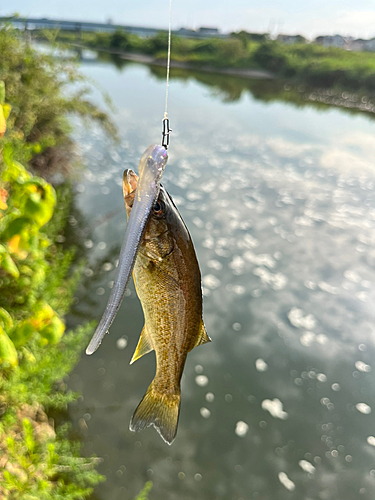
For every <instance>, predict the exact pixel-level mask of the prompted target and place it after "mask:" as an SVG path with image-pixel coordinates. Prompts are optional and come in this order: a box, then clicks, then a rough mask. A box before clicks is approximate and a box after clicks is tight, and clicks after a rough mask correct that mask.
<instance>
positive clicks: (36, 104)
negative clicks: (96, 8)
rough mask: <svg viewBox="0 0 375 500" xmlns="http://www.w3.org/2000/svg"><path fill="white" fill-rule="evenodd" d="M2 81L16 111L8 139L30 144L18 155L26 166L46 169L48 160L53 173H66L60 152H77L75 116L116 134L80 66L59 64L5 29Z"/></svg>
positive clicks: (0, 40)
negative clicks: (74, 146) (71, 117)
mask: <svg viewBox="0 0 375 500" xmlns="http://www.w3.org/2000/svg"><path fill="white" fill-rule="evenodd" d="M50 38H51V37H50ZM0 80H2V81H3V84H4V85H5V88H6V93H7V100H8V102H9V104H10V105H11V106H12V113H11V114H10V116H9V120H8V127H9V128H10V129H11V133H10V134H9V135H8V139H9V140H13V139H15V140H16V141H17V140H19V141H22V142H23V143H24V144H23V147H22V148H19V149H17V150H16V151H15V155H16V157H17V160H18V161H21V162H23V163H25V162H28V161H29V160H30V159H31V157H33V156H34V159H33V165H34V167H35V166H41V165H43V166H45V163H46V162H43V161H42V158H43V155H44V156H46V157H48V167H49V168H52V166H54V167H55V168H62V167H63V163H66V160H67V156H68V155H67V154H65V155H64V156H63V157H62V158H61V155H57V152H58V151H59V149H58V148H57V147H56V146H60V147H62V146H64V148H65V149H66V150H67V151H71V149H72V147H71V146H72V143H71V140H70V139H69V133H71V132H72V129H71V126H70V124H69V121H68V118H67V117H68V115H69V114H72V115H76V116H78V117H80V118H81V119H82V120H84V121H85V122H86V123H89V122H91V121H96V122H98V123H100V124H101V125H102V126H103V127H104V128H105V129H106V130H107V131H108V133H110V134H112V135H114V134H115V129H114V126H113V125H112V123H111V121H110V120H109V118H108V116H107V115H106V114H105V113H104V112H102V111H101V110H99V109H98V108H97V107H96V106H95V105H93V104H92V103H91V102H90V101H89V100H88V94H89V92H90V88H89V87H87V86H85V85H84V84H85V79H84V78H83V76H82V75H81V74H80V73H79V72H78V70H77V65H76V63H75V62H74V61H67V60H60V61H57V60H56V59H55V58H53V56H52V55H48V54H45V53H42V52H41V51H37V50H35V49H34V48H33V47H32V45H30V44H28V43H27V42H26V41H23V40H22V39H21V38H20V37H19V36H18V34H17V30H14V29H12V28H10V27H9V26H5V27H3V28H1V29H0ZM0 100H1V91H0ZM0 136H1V113H0ZM13 145H15V143H14V144H13ZM52 151H55V154H54V156H53V155H52V154H51V152H52ZM53 160H54V161H53Z"/></svg>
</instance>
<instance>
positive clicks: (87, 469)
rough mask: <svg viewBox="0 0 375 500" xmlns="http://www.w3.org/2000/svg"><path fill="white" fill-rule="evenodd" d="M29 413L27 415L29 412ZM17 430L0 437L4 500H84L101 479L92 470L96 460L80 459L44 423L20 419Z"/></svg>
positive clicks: (0, 490)
mask: <svg viewBox="0 0 375 500" xmlns="http://www.w3.org/2000/svg"><path fill="white" fill-rule="evenodd" d="M29 413H30V411H29ZM19 420H21V422H18V423H17V424H18V425H19V429H17V432H13V433H11V434H10V435H8V437H5V435H4V432H3V433H2V435H1V436H0V449H1V452H2V462H3V472H2V473H0V493H1V498H3V499H4V500H13V499H18V498H19V499H22V500H52V499H54V500H60V499H61V500H62V499H64V500H76V499H84V498H87V497H88V496H89V495H90V494H91V492H92V486H94V485H95V484H97V483H98V481H102V480H103V479H104V478H103V477H102V476H99V475H98V474H97V473H96V472H95V470H93V468H94V466H95V464H96V462H97V460H96V459H95V458H94V459H82V458H80V457H79V455H78V451H79V448H78V447H77V446H76V445H72V444H71V443H69V441H67V440H65V439H62V438H61V437H60V439H59V440H56V439H55V433H54V432H53V430H51V429H50V428H49V427H48V424H47V423H46V422H38V421H36V420H34V418H30V417H29V418H22V417H21V418H20V419H19Z"/></svg>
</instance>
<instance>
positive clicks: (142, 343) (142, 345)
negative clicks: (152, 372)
mask: <svg viewBox="0 0 375 500" xmlns="http://www.w3.org/2000/svg"><path fill="white" fill-rule="evenodd" d="M153 349H154V348H153V347H152V344H151V340H150V337H149V334H148V332H147V328H146V325H145V326H144V327H143V330H142V332H141V336H140V337H139V340H138V345H137V348H136V350H135V351H134V354H133V357H132V359H131V361H130V364H133V363H134V361H137V359H139V358H141V357H142V356H144V355H145V354H147V353H148V352H150V351H152V350H153Z"/></svg>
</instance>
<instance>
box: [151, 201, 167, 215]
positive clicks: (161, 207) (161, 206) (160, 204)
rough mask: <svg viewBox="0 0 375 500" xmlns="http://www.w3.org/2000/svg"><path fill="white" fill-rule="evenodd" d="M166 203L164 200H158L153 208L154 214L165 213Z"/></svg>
mask: <svg viewBox="0 0 375 500" xmlns="http://www.w3.org/2000/svg"><path fill="white" fill-rule="evenodd" d="M164 209H165V205H164V203H163V202H162V201H157V202H156V203H155V204H154V207H153V210H154V215H162V214H163V213H164Z"/></svg>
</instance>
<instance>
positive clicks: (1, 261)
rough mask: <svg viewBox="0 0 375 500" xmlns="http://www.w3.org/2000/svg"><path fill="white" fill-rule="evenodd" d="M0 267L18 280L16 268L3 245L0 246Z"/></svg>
mask: <svg viewBox="0 0 375 500" xmlns="http://www.w3.org/2000/svg"><path fill="white" fill-rule="evenodd" d="M0 267H2V268H3V269H4V271H6V272H7V273H9V274H10V275H11V276H13V278H18V277H19V275H20V273H19V271H18V267H17V266H16V264H15V263H14V261H13V259H12V257H11V256H10V255H9V253H8V252H7V251H6V249H5V248H4V246H3V245H0Z"/></svg>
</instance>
